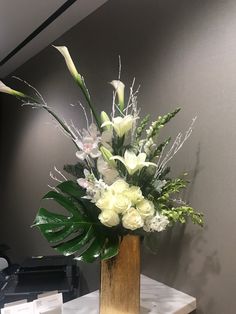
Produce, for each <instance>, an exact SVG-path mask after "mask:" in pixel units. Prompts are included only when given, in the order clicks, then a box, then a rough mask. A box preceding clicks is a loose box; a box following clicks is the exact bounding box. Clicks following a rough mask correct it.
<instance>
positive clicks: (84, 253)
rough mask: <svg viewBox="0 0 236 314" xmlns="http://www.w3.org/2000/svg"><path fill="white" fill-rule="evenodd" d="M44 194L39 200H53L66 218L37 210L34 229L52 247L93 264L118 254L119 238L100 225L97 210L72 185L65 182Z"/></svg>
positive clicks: (78, 188) (70, 182)
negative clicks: (62, 209)
mask: <svg viewBox="0 0 236 314" xmlns="http://www.w3.org/2000/svg"><path fill="white" fill-rule="evenodd" d="M56 190H57V191H58V192H56V191H50V192H48V193H47V194H46V195H45V196H44V197H43V200H49V199H50V200H53V201H55V202H56V203H57V204H59V205H61V206H62V207H63V208H64V209H65V210H66V211H67V212H68V215H63V214H59V213H55V212H52V211H49V210H47V209H45V208H43V207H42V208H40V209H39V211H38V214H37V216H36V218H35V221H34V225H33V226H36V227H38V228H39V230H40V231H41V232H42V234H43V235H44V237H45V238H46V239H47V241H48V242H49V243H50V244H51V245H52V247H53V248H54V249H55V250H56V251H58V252H60V253H62V254H64V255H72V254H75V257H76V259H78V260H82V261H85V262H93V261H95V260H96V259H102V260H105V259H109V258H111V257H113V256H115V255H117V254H118V250H119V236H118V235H117V234H116V233H114V232H112V230H111V228H108V227H105V226H103V225H101V223H100V222H99V220H98V218H97V217H98V213H99V210H98V208H97V207H96V206H95V205H93V204H92V203H91V202H89V201H86V200H84V199H83V198H81V197H82V196H83V195H84V192H83V189H81V188H80V187H79V186H78V185H77V184H76V183H75V182H73V181H65V182H63V183H61V184H59V185H58V186H57V187H56Z"/></svg>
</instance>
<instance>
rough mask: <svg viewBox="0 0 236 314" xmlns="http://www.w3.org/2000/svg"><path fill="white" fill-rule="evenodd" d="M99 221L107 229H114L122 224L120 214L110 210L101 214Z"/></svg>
mask: <svg viewBox="0 0 236 314" xmlns="http://www.w3.org/2000/svg"><path fill="white" fill-rule="evenodd" d="M98 219H99V220H100V221H101V223H102V224H103V225H105V226H107V227H113V226H116V225H118V224H119V223H120V218H119V216H118V214H117V213H116V212H114V211H113V210H110V209H106V210H103V211H102V212H101V213H100V214H99V216H98Z"/></svg>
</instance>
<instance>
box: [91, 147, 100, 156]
mask: <svg viewBox="0 0 236 314" xmlns="http://www.w3.org/2000/svg"><path fill="white" fill-rule="evenodd" d="M100 155H101V152H100V151H99V150H98V149H97V148H93V149H92V150H91V152H90V156H91V157H92V158H97V157H99V156H100Z"/></svg>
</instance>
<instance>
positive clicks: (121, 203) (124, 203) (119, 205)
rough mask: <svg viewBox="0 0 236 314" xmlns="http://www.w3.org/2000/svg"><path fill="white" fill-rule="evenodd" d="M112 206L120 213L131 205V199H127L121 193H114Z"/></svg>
mask: <svg viewBox="0 0 236 314" xmlns="http://www.w3.org/2000/svg"><path fill="white" fill-rule="evenodd" d="M113 206H114V207H113V210H114V211H116V212H117V213H118V214H121V213H124V212H125V211H127V210H128V209H129V208H130V207H131V201H130V200H129V199H128V197H126V196H124V195H122V194H116V195H115V201H114V204H113Z"/></svg>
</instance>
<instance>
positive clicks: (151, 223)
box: [143, 213, 170, 232]
mask: <svg viewBox="0 0 236 314" xmlns="http://www.w3.org/2000/svg"><path fill="white" fill-rule="evenodd" d="M169 223H170V222H169V220H168V218H167V217H166V216H164V215H162V214H159V213H156V215H155V216H154V217H150V218H147V219H146V220H145V224H144V226H143V229H144V231H146V232H154V231H157V232H161V231H164V230H165V229H166V227H167V226H168V224H169Z"/></svg>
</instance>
